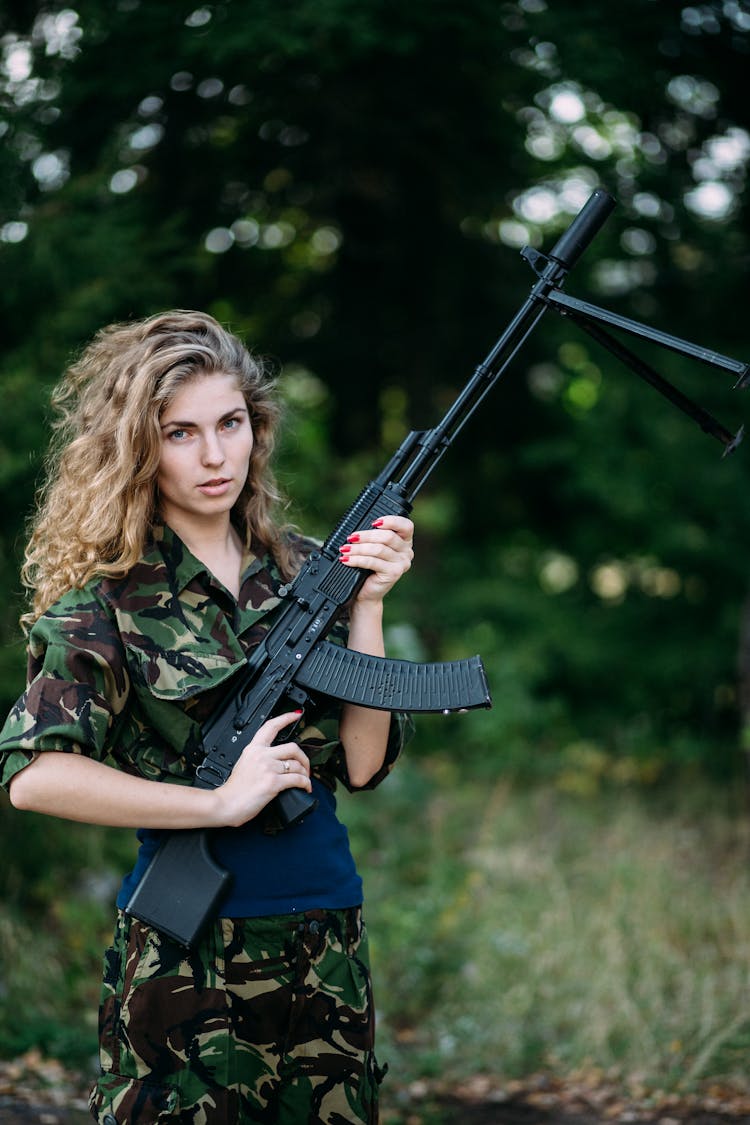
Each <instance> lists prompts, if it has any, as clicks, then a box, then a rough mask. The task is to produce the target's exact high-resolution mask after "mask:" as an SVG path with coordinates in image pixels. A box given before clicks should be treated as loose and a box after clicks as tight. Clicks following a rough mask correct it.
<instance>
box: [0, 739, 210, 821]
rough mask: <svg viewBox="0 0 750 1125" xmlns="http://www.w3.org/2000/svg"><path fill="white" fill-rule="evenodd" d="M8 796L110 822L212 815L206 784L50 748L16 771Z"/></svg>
mask: <svg viewBox="0 0 750 1125" xmlns="http://www.w3.org/2000/svg"><path fill="white" fill-rule="evenodd" d="M10 799H11V802H12V804H13V805H14V806H15V807H16V808H19V809H25V810H27V811H30V812H40V813H47V814H49V815H51V816H59V817H63V818H65V819H66V820H77V821H82V822H83V823H86V824H105V825H110V826H111V827H115V828H169V829H174V828H201V827H205V826H208V825H210V824H212V823H213V821H214V818H215V815H216V809H215V806H216V799H215V795H214V792H213V791H211V790H206V789H195V788H193V787H192V786H188V785H171V784H168V783H164V782H159V781H148V780H147V779H146V778H142V777H134V776H132V775H130V774H125V773H121V772H120V771H119V770H116V769H114V768H113V767H112V766H107V765H104V764H102V763H101V762H96V761H94V760H93V759H91V758H86V757H84V756H83V755H81V754H67V753H62V752H57V751H54V750H45V751H44V752H42V753H40V754H39V755H38V756H37V757H36V758H35V759H34V761H33V762H31V764H30V765H28V766H27V767H26V768H25V769H23V770H21V772H20V773H17V774H16V776H15V777H14V778H13V779H12V781H11V783H10Z"/></svg>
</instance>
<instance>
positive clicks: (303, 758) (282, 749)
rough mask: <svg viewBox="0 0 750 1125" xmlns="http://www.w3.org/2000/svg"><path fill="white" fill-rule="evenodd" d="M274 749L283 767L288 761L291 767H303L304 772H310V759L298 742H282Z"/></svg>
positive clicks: (275, 755)
mask: <svg viewBox="0 0 750 1125" xmlns="http://www.w3.org/2000/svg"><path fill="white" fill-rule="evenodd" d="M272 749H273V751H274V757H275V758H276V760H277V761H279V762H280V763H281V766H282V768H284V763H285V762H288V763H289V768H290V769H301V770H302V771H303V772H304V773H309V772H310V759H309V758H308V756H307V754H306V753H305V751H304V750H302V749H300V747H299V746H298V745H297V743H296V742H282V743H280V744H279V745H278V746H274V747H272ZM285 772H288V771H285Z"/></svg>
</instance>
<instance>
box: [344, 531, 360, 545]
mask: <svg viewBox="0 0 750 1125" xmlns="http://www.w3.org/2000/svg"><path fill="white" fill-rule="evenodd" d="M347 543H359V535H358V534H357V533H356V531H355V533H354V535H350V536H349V538H348V539H347Z"/></svg>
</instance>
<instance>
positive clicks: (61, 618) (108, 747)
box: [0, 526, 408, 788]
mask: <svg viewBox="0 0 750 1125" xmlns="http://www.w3.org/2000/svg"><path fill="white" fill-rule="evenodd" d="M301 546H302V547H303V550H304V549H305V547H306V549H307V550H309V549H310V548H311V544H310V542H309V541H307V540H303V541H301ZM281 584H282V578H281V575H280V574H279V571H278V569H277V567H276V565H275V563H274V561H273V559H272V558H271V557H270V556H268V555H264V556H261V557H257V556H256V555H254V554H253V553H252V552H251V551H249V550H248V551H247V552H246V555H245V558H244V559H243V567H242V579H241V589H240V597H239V600H238V601H235V599H234V598H233V597H232V596H231V595H230V594H229V592H228V591H227V590H226V589H225V588H224V587H223V586H222V585H221V583H219V582H218V581H217V580H216V579H215V578H214V577H213V576H212V575H211V574H210V573H209V572H208V570H207V569H206V567H205V565H204V564H203V563H202V562H200V561H199V560H198V559H197V558H195V556H194V555H192V554H191V553H190V551H188V549H187V547H186V546H185V545H184V544H183V543H182V541H181V540H180V539H179V538H178V536H177V535H175V533H174V532H173V531H172V530H171V529H170V528H169V527H167V526H160V527H157V528H156V529H155V533H154V539H153V542H152V544H151V545H150V547H149V549H148V550H147V552H146V553H145V555H144V557H143V558H142V559H141V560H140V561H139V562H138V563H137V564H136V565H135V566H134V567H133V569H132V570H131V571H130V572H129V573H128V574H127V575H126V577H124V578H121V579H111V578H98V579H94V580H92V581H91V582H89V583H88V584H87V585H86V586H84V587H83V588H81V589H73V590H69V591H68V592H67V593H66V594H65V595H63V597H61V598H60V599H59V600H58V601H57V602H55V604H54V605H52V606H51V607H50V608H49V609H48V610H47V611H46V613H44V614H43V615H42V616H41V617H40V618H39V619H38V620H37V621H36V622H35V624H34V626H33V628H32V631H31V634H30V637H29V665H28V685H27V689H26V691H25V692H24V694H23V695H22V696H21V698H20V699H19V700H18V702H17V703H16V704H15V706H14V707H13V709H12V710H11V712H10V714H9V716H8V718H7V720H6V722H5V726H4V727H3V729H2V731H0V783H2V785H3V786H4V787H6V788H7V786H8V783H9V782H10V780H11V778H12V777H13V775H14V774H16V773H17V772H18V771H19V770H20V769H22V768H23V767H24V766H26V765H27V764H28V763H29V762H30V761H31V759H32V758H33V756H34V754H35V753H36V752H37V751H43V750H62V751H70V752H73V753H79V754H85V755H87V756H89V757H91V758H94V759H96V760H98V761H103V762H106V763H107V764H109V765H112V766H115V767H116V768H118V769H121V770H124V771H125V772H127V773H132V774H137V775H140V776H142V777H145V778H149V779H152V780H156V781H162V780H167V781H173V782H176V783H183V784H189V783H190V782H191V781H192V779H193V776H194V772H195V768H196V766H197V765H198V764H199V763H200V761H201V760H202V757H203V755H202V752H201V750H200V724H201V723H202V722H204V721H205V720H206V719H207V717H208V716H209V715H210V714H211V712H212V711H213V710H214V709H215V708H216V706H218V704H219V702H220V700H221V699H222V698H223V696H224V693H225V691H226V690H227V688H228V681H229V680H230V678H231V677H232V675H233V673H234V672H235V671H237V669H239V668H240V667H241V666H242V664H243V663H244V660H245V656H246V653H248V652H249V651H250V650H251V649H252V648H253V647H254V646H255V645H257V644H258V642H259V641H260V639H261V637H262V636H263V634H264V632H265V631H266V630H268V629H269V628H270V626H271V624H272V623H273V618H274V609H275V608H276V606H278V605H279V604H280V598H279V596H278V589H279V587H280V585H281ZM330 639H331V640H339V641H340V642H343V643H345V640H346V630H345V628H344V627H343V626H341V625H337V626H336V627H335V630H334V631H333V632H332V633H331V635H330ZM338 712H339V707H338V706H337V705H336V704H335V701H332V700H330V699H321V700H320V701H318V703H317V705H316V706H315V707H313V708H312V710H311V711H309V712H308V714H307V715H306V719H307V726H306V727H305V728H304V730H302V731H301V732H300V733H298V735H297V736H296V740H297V741H298V742H300V743H301V744H302V745H303V746H304V749H305V751H306V753H307V754H308V756H309V757H310V760H311V762H312V766H313V774H314V775H315V776H317V777H318V778H319V779H320V780H321V781H323V782H324V783H326V784H327V785H328V786H329V787H331V788H335V784H336V780H337V779H338V780H340V781H342V782H343V783H344V784H345V785H346V786H347V787H348V788H351V786H350V785H349V781H348V777H347V771H346V763H345V759H344V753H343V748H342V746H341V743H340V742H339V739H338ZM407 724H408V720H407V719H406V717H405V716H396V717H395V719H394V722H392V724H391V734H390V738H389V744H388V750H387V753H386V760H385V763H384V765H383V767H382V768H381V770H380V771H379V772H378V773H377V774H376V775H375V777H373V778H372V779H371V781H370V782H369V783H368V785H367V788H373V787H374V786H375V785H377V784H378V783H379V782H380V781H381V780H382V778H383V777H384V776H385V775H386V774H387V773H388V771H389V770H390V769H391V767H392V765H393V763H394V762H395V760H396V758H397V756H398V754H399V752H400V749H401V746H402V743H403V740H404V732H405V729H406V726H407Z"/></svg>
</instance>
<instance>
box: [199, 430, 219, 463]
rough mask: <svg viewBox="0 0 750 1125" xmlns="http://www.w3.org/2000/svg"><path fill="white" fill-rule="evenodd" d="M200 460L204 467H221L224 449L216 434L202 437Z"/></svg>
mask: <svg viewBox="0 0 750 1125" xmlns="http://www.w3.org/2000/svg"><path fill="white" fill-rule="evenodd" d="M201 460H202V462H203V464H204V465H223V463H224V449H223V447H222V444H221V438H220V437H219V435H218V434H216V433H209V434H206V435H205V436H204V438H203V444H202V447H201Z"/></svg>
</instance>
